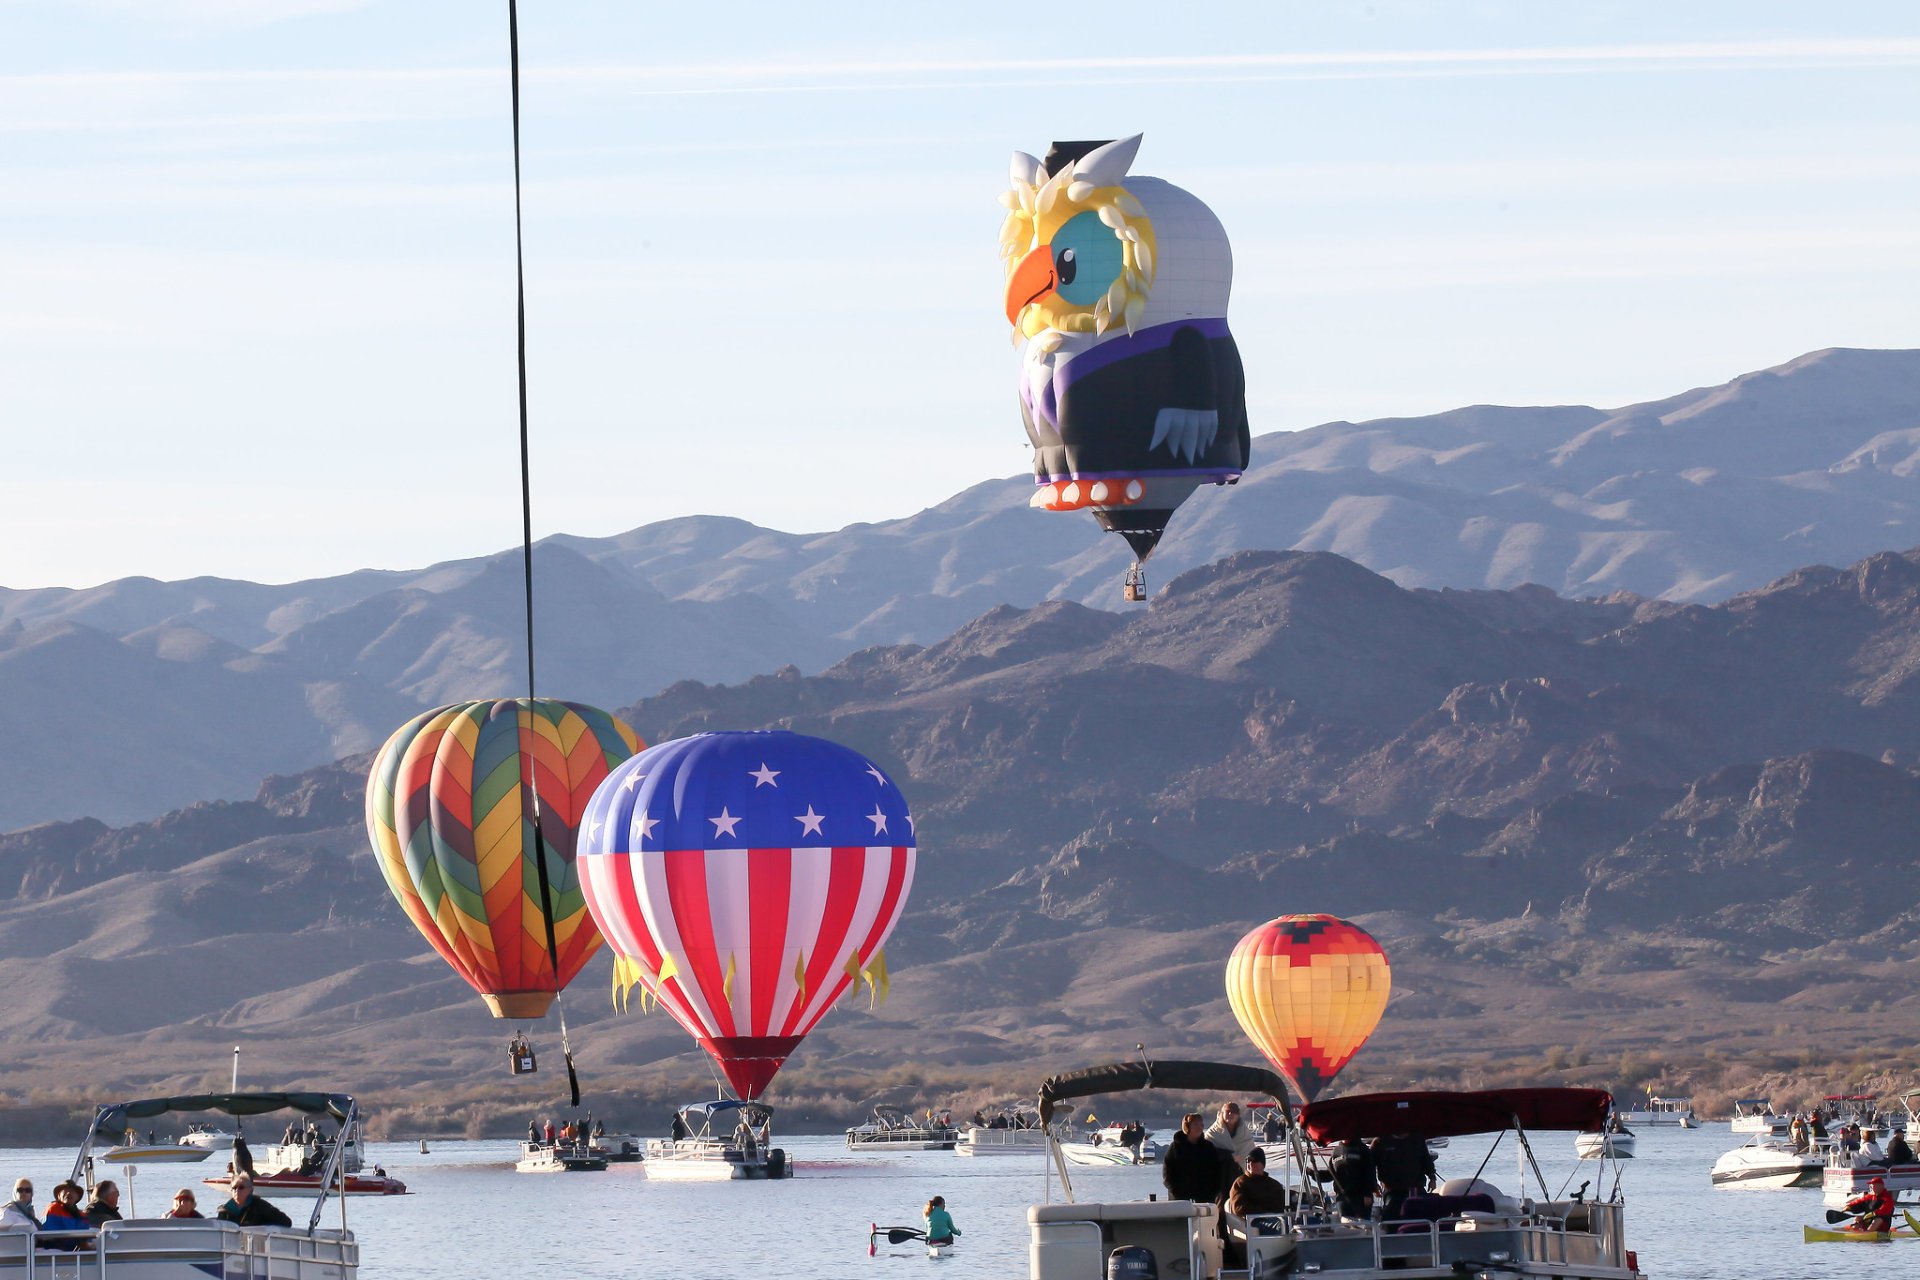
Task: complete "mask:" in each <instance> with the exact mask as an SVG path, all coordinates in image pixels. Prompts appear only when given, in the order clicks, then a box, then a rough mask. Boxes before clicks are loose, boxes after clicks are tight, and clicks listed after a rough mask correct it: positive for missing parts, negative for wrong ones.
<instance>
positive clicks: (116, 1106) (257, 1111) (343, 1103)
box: [94, 1093, 354, 1132]
mask: <svg viewBox="0 0 1920 1280" xmlns="http://www.w3.org/2000/svg"><path fill="white" fill-rule="evenodd" d="M175 1111H219V1112H222V1113H224V1114H226V1115H230V1116H258V1115H265V1114H266V1113H267V1112H269V1111H304V1112H306V1113H307V1114H308V1115H330V1116H332V1117H333V1118H334V1119H335V1120H338V1121H340V1122H341V1123H342V1124H344V1123H346V1120H347V1117H348V1116H350V1115H352V1114H353V1113H354V1105H353V1097H352V1096H351V1095H350V1094H345V1093H182V1094H175V1095H174V1096H173V1097H170V1098H142V1099H140V1100H139V1101H138V1102H116V1103H113V1104H112V1105H110V1106H105V1107H101V1108H100V1110H99V1112H98V1114H97V1115H96V1116H95V1118H94V1128H95V1129H96V1130H107V1131H109V1132H111V1131H112V1130H114V1129H124V1128H126V1127H127V1126H126V1121H128V1120H146V1119H150V1118H152V1117H153V1116H163V1115H166V1114H168V1113H169V1112H175Z"/></svg>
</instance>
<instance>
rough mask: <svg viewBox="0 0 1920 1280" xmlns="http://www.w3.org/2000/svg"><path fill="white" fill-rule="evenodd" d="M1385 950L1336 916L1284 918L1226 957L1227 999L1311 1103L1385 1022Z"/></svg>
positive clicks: (1389, 981)
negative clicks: (1380, 1024) (1377, 1027)
mask: <svg viewBox="0 0 1920 1280" xmlns="http://www.w3.org/2000/svg"><path fill="white" fill-rule="evenodd" d="M1392 987H1393V971H1392V969H1391V967H1390V966H1389V965H1388V964H1387V953H1386V952H1385V951H1383V950H1381V948H1380V944H1379V943H1377V942H1375V941H1374V940H1373V935H1371V934H1369V933H1368V932H1367V931H1366V930H1365V929H1362V928H1361V927H1360V926H1359V925H1357V924H1353V923H1350V922H1349V921H1346V920H1342V919H1340V918H1339V917H1338V916H1325V915H1304V916H1280V917H1279V918H1278V919H1274V920H1269V921H1267V923H1265V924H1263V925H1261V926H1260V927H1259V928H1257V929H1255V930H1253V932H1251V933H1249V934H1248V935H1247V936H1246V937H1244V938H1242V939H1240V942H1239V944H1238V945H1236V946H1235V947H1234V949H1233V955H1232V956H1230V957H1228V959H1227V1000H1228V1002H1229V1003H1231V1004H1232V1005H1233V1014H1234V1016H1235V1017H1236V1018H1238V1019H1240V1026H1241V1028H1242V1029H1243V1030H1245V1031H1246V1033H1247V1038H1248V1039H1250V1040H1252V1041H1253V1043H1254V1046H1255V1047H1256V1048H1258V1049H1259V1050H1260V1052H1261V1053H1263V1054H1265V1055H1266V1056H1267V1060H1268V1061H1269V1062H1271V1063H1273V1065H1274V1068H1275V1069H1276V1070H1278V1071H1279V1072H1280V1074H1282V1075H1284V1076H1285V1077H1286V1078H1287V1079H1288V1080H1289V1081H1291V1082H1292V1084H1293V1087H1294V1088H1295V1089H1298V1090H1299V1091H1300V1096H1301V1097H1303V1098H1305V1099H1306V1100H1307V1101H1308V1102H1312V1101H1313V1100H1314V1099H1315V1098H1317V1097H1319V1096H1320V1092H1321V1090H1323V1089H1325V1088H1326V1087H1327V1086H1328V1085H1329V1084H1331V1083H1333V1078H1334V1077H1335V1076H1336V1075H1338V1074H1340V1069H1341V1068H1342V1067H1344V1066H1346V1065H1347V1063H1348V1062H1349V1061H1351V1060H1352V1058H1353V1055H1354V1054H1356V1053H1358V1052H1359V1051H1360V1046H1361V1045H1363V1044H1365V1043H1366V1042H1367V1037H1368V1036H1370V1035H1372V1034H1373V1029H1374V1028H1375V1027H1376V1026H1378V1025H1379V1023H1380V1015H1381V1013H1383V1012H1384V1011H1385V1010H1386V1007H1387V993H1388V992H1389V991H1390V990H1391V989H1392Z"/></svg>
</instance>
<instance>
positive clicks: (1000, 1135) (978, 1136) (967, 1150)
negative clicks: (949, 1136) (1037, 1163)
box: [954, 1129, 1047, 1156]
mask: <svg viewBox="0 0 1920 1280" xmlns="http://www.w3.org/2000/svg"><path fill="white" fill-rule="evenodd" d="M1046 1149H1047V1135H1046V1134H1045V1133H1044V1132H1042V1131H1041V1130H1039V1129H969V1130H968V1131H967V1132H966V1133H963V1134H961V1135H960V1142H959V1145H957V1146H956V1147H954V1150H955V1151H956V1152H958V1153H959V1154H960V1155H963V1156H1037V1155H1039V1154H1041V1153H1042V1152H1044V1151H1045V1150H1046Z"/></svg>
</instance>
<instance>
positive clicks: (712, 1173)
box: [646, 1098, 793, 1182]
mask: <svg viewBox="0 0 1920 1280" xmlns="http://www.w3.org/2000/svg"><path fill="white" fill-rule="evenodd" d="M675 1118H676V1120H677V1123H676V1124H675V1126H674V1128H675V1131H676V1133H678V1132H681V1131H684V1133H685V1136H684V1137H672V1138H649V1139H648V1140H647V1158H646V1170H647V1177H648V1178H651V1179H655V1180H658V1181H674V1182H725V1181H727V1180H729V1179H733V1180H736V1181H738V1180H741V1179H752V1180H758V1179H761V1178H791V1177H792V1176H793V1166H792V1165H791V1164H789V1163H787V1153H786V1152H785V1151H783V1150H781V1149H780V1148H779V1147H775V1146H772V1145H771V1143H770V1141H769V1139H770V1137H771V1134H772V1128H773V1108H772V1107H769V1106H767V1105H766V1104H765V1103H763V1102H736V1101H735V1100H734V1099H732V1098H718V1099H715V1100H714V1101H712V1102H695V1103H692V1104H690V1105H688V1106H684V1107H682V1108H680V1110H679V1112H678V1113H677V1115H676V1117H675ZM742 1126H744V1127H745V1129H746V1132H745V1133H742V1132H741V1128H742Z"/></svg>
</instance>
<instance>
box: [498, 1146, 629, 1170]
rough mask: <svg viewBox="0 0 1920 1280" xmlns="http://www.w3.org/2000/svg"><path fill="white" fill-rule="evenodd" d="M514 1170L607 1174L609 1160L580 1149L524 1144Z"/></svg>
mask: <svg viewBox="0 0 1920 1280" xmlns="http://www.w3.org/2000/svg"><path fill="white" fill-rule="evenodd" d="M513 1168H514V1172H515V1173H605V1172H606V1169H607V1158H606V1157H605V1156H603V1155H597V1154H595V1153H594V1152H592V1151H581V1150H579V1149H578V1148H564V1149H562V1148H554V1147H549V1146H547V1145H545V1144H544V1143H528V1142H523V1143H521V1144H520V1158H519V1159H518V1160H517V1161H515V1162H514V1165H513Z"/></svg>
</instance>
